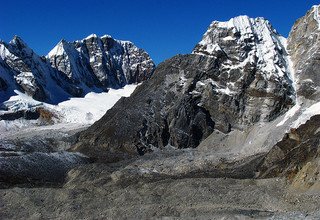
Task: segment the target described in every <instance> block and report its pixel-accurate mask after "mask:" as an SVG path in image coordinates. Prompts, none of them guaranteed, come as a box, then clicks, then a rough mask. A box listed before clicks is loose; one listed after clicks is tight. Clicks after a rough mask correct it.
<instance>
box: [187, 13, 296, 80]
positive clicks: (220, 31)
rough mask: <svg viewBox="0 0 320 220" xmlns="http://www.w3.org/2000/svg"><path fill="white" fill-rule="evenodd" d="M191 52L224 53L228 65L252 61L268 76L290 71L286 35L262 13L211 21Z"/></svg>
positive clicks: (214, 54) (222, 54)
mask: <svg viewBox="0 0 320 220" xmlns="http://www.w3.org/2000/svg"><path fill="white" fill-rule="evenodd" d="M193 53H195V54H202V55H208V56H214V57H219V56H220V57H221V56H225V58H226V65H229V66H235V65H241V66H242V67H244V66H246V64H254V65H255V66H259V69H261V70H262V71H263V75H264V76H266V77H267V78H270V77H272V75H275V76H277V77H282V76H284V75H290V74H291V73H290V69H289V64H288V62H287V61H286V58H287V55H288V54H287V51H286V39H285V38H284V37H282V36H281V35H279V34H278V32H277V31H276V30H275V29H274V28H273V27H272V25H271V24H270V22H269V21H268V20H266V19H264V18H262V17H258V18H249V17H248V16H238V17H235V18H232V19H230V20H229V21H226V22H218V21H213V22H212V23H211V25H210V26H209V28H208V30H207V32H206V33H205V34H204V36H203V38H202V40H201V41H200V42H199V43H198V44H197V45H196V47H195V48H194V50H193Z"/></svg>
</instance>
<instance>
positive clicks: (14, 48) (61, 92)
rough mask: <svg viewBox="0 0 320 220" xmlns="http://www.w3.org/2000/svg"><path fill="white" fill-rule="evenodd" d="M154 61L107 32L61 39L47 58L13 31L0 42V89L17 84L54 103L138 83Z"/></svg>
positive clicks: (130, 44) (29, 93) (14, 87)
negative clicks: (103, 35) (85, 36)
mask: <svg viewBox="0 0 320 220" xmlns="http://www.w3.org/2000/svg"><path fill="white" fill-rule="evenodd" d="M154 67H155V65H154V63H153V61H152V60H151V58H150V57H149V55H148V54H147V53H146V52H145V51H144V50H142V49H139V48H137V47H136V46H135V45H134V44H133V43H131V42H127V41H118V40H114V39H112V38H111V37H107V36H106V37H102V38H98V37H96V36H92V37H89V38H86V39H84V40H82V41H76V42H74V43H68V42H66V41H64V40H62V41H61V42H60V43H59V44H58V45H57V46H56V47H55V48H54V49H53V50H52V51H51V52H50V53H49V55H48V56H47V58H45V57H40V56H38V55H37V54H36V53H35V52H34V51H33V50H32V49H30V48H29V47H28V46H27V45H26V44H25V43H24V42H23V41H22V40H21V39H20V38H19V37H17V36H15V37H14V39H13V40H12V41H10V43H5V42H2V41H1V42H0V78H1V79H2V80H1V84H0V92H1V91H3V90H4V89H6V90H7V93H10V94H13V93H14V92H13V90H15V89H17V90H19V91H21V92H24V93H26V94H27V95H29V96H31V97H33V98H34V99H36V100H39V101H44V102H48V103H53V104H56V103H59V102H61V101H64V100H66V99H68V98H69V97H81V96H84V95H85V94H86V93H88V92H91V91H107V90H108V88H121V87H123V86H124V85H126V84H129V83H139V82H141V81H143V80H146V79H148V78H149V77H150V76H151V74H152V73H153V70H154ZM8 84H10V85H8ZM5 85H6V86H5ZM9 90H10V91H9ZM5 95H6V98H7V97H10V96H9V94H5ZM0 101H1V102H3V101H5V98H4V100H2V99H1V100H0Z"/></svg>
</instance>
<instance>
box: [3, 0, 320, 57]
mask: <svg viewBox="0 0 320 220" xmlns="http://www.w3.org/2000/svg"><path fill="white" fill-rule="evenodd" d="M315 4H320V2H319V1H314V0H264V1H263V0H238V1H235V0H109V1H106V0H105V1H103V0H86V1H84V0H78V1H71V0H69V1H67V0H65V1H62V0H42V1H41V0H28V1H27V0H14V1H12V0H3V1H1V8H2V10H1V13H0V39H2V40H5V41H10V40H11V39H12V37H13V36H14V35H18V36H20V37H22V39H24V41H25V42H26V43H27V44H28V45H29V46H30V47H31V48H33V49H34V50H35V51H36V52H37V53H38V54H40V55H45V54H47V53H48V52H49V51H50V49H52V48H53V47H54V46H55V45H56V44H57V43H58V42H59V41H60V40H61V39H62V38H64V39H66V40H68V41H73V40H78V39H82V38H84V37H86V36H88V35H89V34H91V33H96V34H98V35H101V36H102V35H104V34H109V35H111V36H113V37H114V38H116V39H122V40H130V41H132V42H134V43H135V44H136V45H137V46H139V47H141V48H143V49H145V50H146V51H147V52H148V53H149V54H150V56H151V57H152V58H153V60H154V61H155V62H156V63H159V62H161V61H163V60H165V59H168V58H170V57H172V56H174V55H176V54H185V53H190V51H191V50H192V49H193V47H194V46H195V44H196V43H197V42H198V41H200V39H201V37H202V35H203V34H204V32H205V31H206V29H207V27H208V26H209V24H210V23H211V21H213V20H221V21H225V20H229V19H230V18H231V17H235V16H237V15H244V14H246V15H249V16H250V17H258V16H259V17H260V16H261V17H265V18H267V19H269V20H270V21H271V23H272V24H273V26H274V27H275V28H276V29H277V30H278V32H279V33H280V34H282V35H284V36H287V35H288V33H289V31H290V29H291V27H292V25H293V23H294V21H295V20H296V19H298V18H299V17H301V16H303V15H304V14H305V13H306V11H307V10H309V9H310V8H311V6H312V5H315Z"/></svg>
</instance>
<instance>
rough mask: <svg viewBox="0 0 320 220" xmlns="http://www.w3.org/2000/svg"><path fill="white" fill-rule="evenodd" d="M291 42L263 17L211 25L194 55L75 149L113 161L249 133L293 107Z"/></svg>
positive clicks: (171, 64)
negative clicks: (234, 133)
mask: <svg viewBox="0 0 320 220" xmlns="http://www.w3.org/2000/svg"><path fill="white" fill-rule="evenodd" d="M285 44H286V40H285V39H284V38H283V37H281V36H280V35H279V34H278V33H277V32H276V31H275V30H274V29H273V28H272V26H271V25H270V23H269V22H268V21H267V20H265V19H263V18H256V19H251V18H248V17H247V16H240V17H236V18H233V19H231V20H230V21H228V22H213V23H212V24H211V25H210V28H209V29H208V31H207V32H206V33H205V35H204V37H203V39H202V41H201V42H200V43H199V44H198V45H197V46H196V47H195V49H194V50H193V54H190V55H180V56H176V57H173V58H171V59H169V60H167V61H165V62H163V63H162V64H160V65H159V66H158V68H157V69H156V71H155V73H154V75H153V77H152V78H151V79H150V80H149V81H148V82H146V83H144V84H143V85H142V86H140V87H139V88H138V89H137V90H136V91H135V92H134V93H133V94H132V96H131V97H129V98H127V99H123V100H121V101H120V102H118V103H117V104H116V105H115V106H114V108H113V109H111V110H110V111H108V112H107V114H106V115H105V116H104V117H103V118H102V119H101V120H99V121H98V122H96V123H95V124H94V125H93V126H92V127H90V128H89V129H88V130H87V131H85V132H83V133H82V134H81V135H80V139H79V143H78V144H77V146H76V147H75V150H79V151H81V152H84V153H85V154H88V155H89V156H92V157H103V159H104V160H105V159H106V160H109V159H111V160H116V159H117V157H122V156H124V157H125V156H126V155H128V154H138V153H139V154H144V153H146V152H148V151H152V149H154V148H163V147H165V146H167V145H171V146H174V147H177V148H190V147H191V148H194V147H197V146H198V145H199V144H200V142H201V141H203V140H204V139H205V138H207V137H208V136H209V135H210V134H211V133H212V132H213V131H216V132H222V133H224V134H226V135H227V134H228V133H229V132H231V131H232V130H239V131H247V130H248V129H250V128H251V126H253V125H255V124H258V123H267V122H269V121H273V120H274V119H276V118H277V117H278V116H280V115H281V114H283V113H284V112H286V111H287V110H288V109H289V108H291V107H292V106H293V105H294V104H295V91H294V89H293V86H292V79H291V78H292V76H291V75H290V74H291V72H290V63H289V61H288V54H287V52H286V49H285Z"/></svg>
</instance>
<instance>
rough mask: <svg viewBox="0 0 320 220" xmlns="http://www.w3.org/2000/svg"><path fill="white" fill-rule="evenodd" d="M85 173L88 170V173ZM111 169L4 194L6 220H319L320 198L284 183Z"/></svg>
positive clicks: (78, 172) (1, 204) (0, 203)
mask: <svg viewBox="0 0 320 220" xmlns="http://www.w3.org/2000/svg"><path fill="white" fill-rule="evenodd" d="M84 170H86V171H84ZM108 170H110V167H106V165H102V164H90V165H86V166H85V167H79V168H78V169H75V170H73V171H72V172H71V173H69V179H68V181H67V182H66V183H65V184H64V185H63V187H61V188H47V187H42V188H18V187H14V188H10V189H1V190H0V215H1V219H158V218H164V217H166V218H165V219H194V218H196V219H222V218H224V219H249V218H255V219H257V218H259V219H317V218H319V217H320V212H319V211H317V209H318V207H319V205H320V204H319V201H320V200H319V196H315V195H313V196H311V195H309V196H306V195H304V196H301V195H300V196H299V195H295V196H292V194H290V193H288V189H287V187H286V180H284V179H263V180H248V179H229V178H205V177H203V178H183V179H179V178H178V179H174V178H168V179H160V180H151V179H134V180H131V181H127V180H125V181H120V182H119V181H117V182H115V181H114V180H113V179H112V176H110V172H108Z"/></svg>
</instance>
